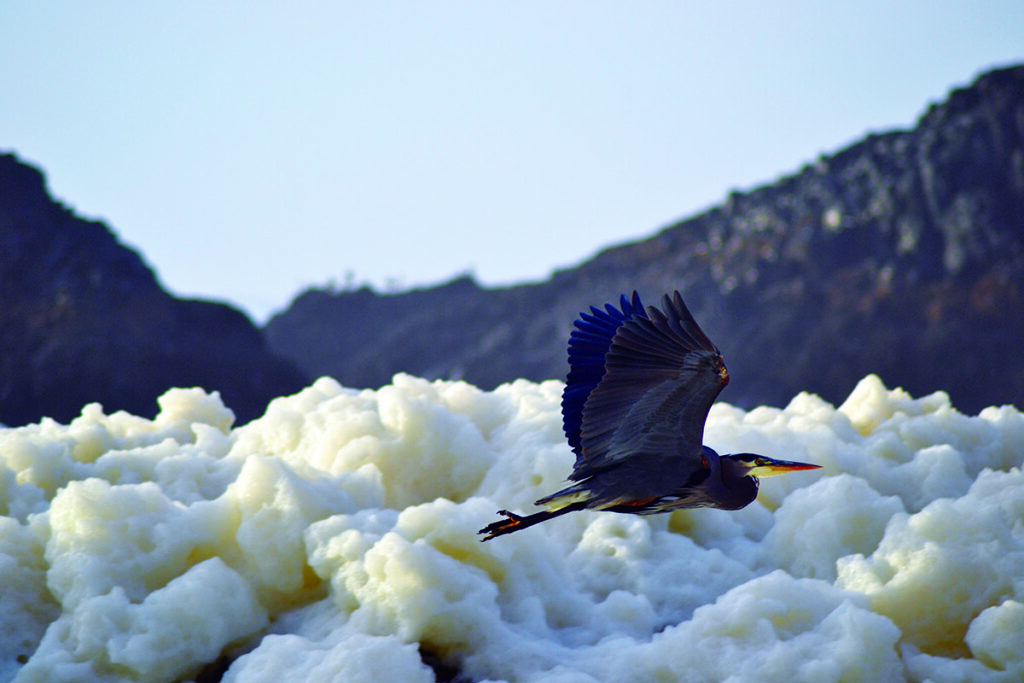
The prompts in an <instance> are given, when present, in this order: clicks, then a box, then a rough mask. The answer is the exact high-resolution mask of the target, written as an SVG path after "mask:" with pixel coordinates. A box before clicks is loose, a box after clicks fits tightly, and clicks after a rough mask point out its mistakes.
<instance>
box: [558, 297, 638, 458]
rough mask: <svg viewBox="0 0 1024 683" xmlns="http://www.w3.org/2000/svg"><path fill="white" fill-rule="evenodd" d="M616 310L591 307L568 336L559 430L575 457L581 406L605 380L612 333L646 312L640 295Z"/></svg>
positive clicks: (578, 453)
mask: <svg viewBox="0 0 1024 683" xmlns="http://www.w3.org/2000/svg"><path fill="white" fill-rule="evenodd" d="M619 307H620V308H621V309H622V310H619V308H615V306H613V305H612V304H605V306H604V308H605V310H603V311H602V310H601V309H600V308H596V307H594V306H591V307H590V313H589V314H588V313H580V317H579V318H577V319H576V320H575V321H574V322H573V326H574V327H575V329H574V330H573V331H572V333H570V335H569V375H568V377H566V380H565V390H564V391H563V392H562V429H563V430H564V431H565V437H566V439H568V440H569V445H570V446H571V447H572V450H573V452H574V453H576V455H577V457H578V456H580V455H582V453H581V452H580V447H581V443H580V427H581V426H582V424H583V406H584V404H586V402H587V398H588V397H589V396H590V394H591V392H593V391H594V389H596V388H597V385H598V384H600V383H601V379H602V378H603V377H604V373H605V367H604V361H605V356H606V355H608V349H609V348H610V347H611V345H612V338H613V337H614V336H615V332H616V331H617V330H618V329H619V327H621V326H622V323H624V322H625V321H627V320H629V319H630V318H632V317H633V316H637V317H640V318H646V317H647V312H646V311H645V310H644V305H643V303H642V302H641V301H640V295H639V294H637V293H636V292H635V291H634V292H633V300H632V301H630V300H629V299H627V298H626V295H625V294H623V295H621V296H620V297H619Z"/></svg>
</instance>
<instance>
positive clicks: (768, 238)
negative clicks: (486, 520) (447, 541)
mask: <svg viewBox="0 0 1024 683" xmlns="http://www.w3.org/2000/svg"><path fill="white" fill-rule="evenodd" d="M1022 235H1024V67H1020V66H1016V67H1008V68H1002V69H996V70H993V71H990V72H987V73H985V74H982V75H981V76H979V77H978V78H977V79H976V80H975V81H974V82H973V83H972V84H971V85H969V86H967V87H963V88H957V89H955V90H953V91H951V92H950V94H949V96H948V97H947V98H946V99H945V100H943V101H942V102H939V103H933V104H931V105H929V106H928V107H927V109H926V110H925V111H924V113H923V114H922V115H921V117H920V118H919V119H918V122H917V125H916V126H915V127H913V128H911V129H908V130H897V131H888V132H883V133H873V134H871V135H868V136H866V137H865V138H864V139H862V140H861V141H859V142H857V143H854V144H853V145H850V146H848V147H846V148H844V149H841V150H839V151H837V152H835V153H833V154H828V155H822V156H821V157H820V158H819V159H818V160H817V161H815V162H813V163H810V164H807V165H805V166H803V167H802V168H801V169H800V170H799V171H796V172H794V173H791V174H788V175H784V176H782V177H780V179H779V180H778V181H776V182H775V183H771V184H766V185H762V186H760V187H757V188H754V189H753V190H750V191H746V192H733V193H731V194H730V195H729V197H728V198H727V199H726V200H725V201H724V202H723V203H721V204H719V205H717V206H713V207H711V208H709V209H707V210H706V211H703V212H701V213H698V214H697V215H696V216H693V217H690V218H687V219H684V220H682V221H679V222H677V223H674V224H672V225H669V226H667V227H665V228H663V229H662V230H660V231H658V232H657V233H655V234H654V235H652V236H651V237H650V238H647V239H643V240H635V241H632V242H628V243H625V244H620V245H617V246H614V247H610V248H607V249H604V250H602V251H600V252H598V253H597V254H596V255H595V256H594V257H593V258H591V259H588V260H586V261H584V262H583V263H581V264H579V265H578V266H576V267H574V268H566V269H562V270H559V271H556V272H555V273H554V274H553V275H552V276H551V277H550V278H549V279H547V280H544V281H542V282H538V283H530V284H524V285H517V286H513V287H510V288H505V289H484V288H482V287H480V286H479V285H477V284H476V283H475V282H474V281H473V280H472V279H471V278H466V277H461V278H457V279H455V280H453V281H450V282H448V283H445V284H444V285H441V286H438V287H434V288H423V289H418V290H413V291H411V292H407V293H402V294H383V295H382V294H377V293H375V292H372V291H371V290H368V289H362V290H357V291H352V292H324V291H318V290H313V289H311V290H307V291H306V292H304V293H303V294H301V295H299V296H298V297H297V298H296V299H295V300H294V301H293V302H292V304H291V306H290V307H289V308H288V309H286V310H285V311H284V312H282V313H280V314H278V315H276V316H274V317H272V318H271V319H270V320H269V321H268V323H267V324H266V326H265V327H264V330H265V332H266V334H267V338H268V340H269V342H270V345H271V347H272V348H274V349H275V350H277V351H278V352H279V353H281V354H282V355H284V356H286V357H289V358H291V359H292V360H294V361H295V362H296V363H297V364H298V365H299V366H300V367H301V368H303V369H304V370H305V371H306V372H307V373H308V374H311V375H314V374H329V375H332V376H334V377H336V378H337V379H339V380H340V381H342V382H343V383H345V384H348V385H351V386H377V385H380V384H383V383H386V382H387V381H389V379H390V376H391V374H392V373H393V372H397V371H406V372H411V373H413V374H420V375H424V376H428V377H449V378H464V379H467V380H468V381H471V382H473V383H476V384H479V385H481V386H483V387H485V388H489V387H492V386H494V385H496V384H498V383H501V382H504V381H509V380H511V379H515V378H516V377H520V376H522V377H526V378H528V379H533V380H541V379H547V378H552V377H556V378H557V377H564V376H565V371H566V364H565V340H566V338H567V335H568V331H569V329H570V324H571V321H572V319H573V318H574V317H575V316H576V314H577V312H578V311H580V310H581V309H584V308H585V307H586V306H587V305H590V304H596V305H600V304H602V303H604V302H606V301H614V300H616V299H617V297H618V295H619V294H620V293H628V292H631V291H632V290H633V289H638V290H639V291H640V293H641V295H642V296H643V297H644V300H645V302H646V303H647V304H652V303H657V298H658V297H659V296H660V294H661V293H663V292H667V291H671V290H673V289H679V290H680V291H681V292H682V293H683V295H684V298H685V299H686V301H687V303H688V305H689V306H690V307H691V309H692V310H693V312H694V314H695V315H696V317H697V319H698V321H700V322H701V324H702V325H703V326H704V327H705V329H706V330H707V331H708V333H709V335H710V336H711V337H712V339H713V340H715V341H716V343H717V344H718V345H719V346H720V347H721V348H722V350H723V352H724V353H725V356H726V362H727V363H728V364H729V367H730V371H731V372H732V374H733V376H734V377H735V378H736V379H737V381H736V382H735V383H734V384H735V386H734V387H730V388H729V390H728V392H727V394H723V399H724V400H728V401H731V402H735V403H739V404H741V405H746V406H753V405H757V404H760V403H771V404H780V403H783V402H785V401H788V400H789V398H790V397H792V396H793V395H794V394H795V393H796V392H798V391H800V390H804V389H806V390H810V391H812V392H815V393H818V394H820V395H822V396H823V397H824V398H826V399H827V400H830V401H841V400H842V399H843V398H845V396H846V394H847V393H848V392H849V390H850V389H852V387H853V385H854V383H855V382H856V380H858V379H859V378H860V377H862V376H864V375H865V374H868V373H871V372H874V373H877V374H880V375H881V376H882V377H883V379H884V380H885V381H886V382H887V383H889V384H893V385H901V386H905V387H906V388H907V389H908V390H909V391H911V393H915V394H920V393H928V392H931V391H935V390H939V389H945V390H948V391H949V393H950V394H951V395H952V396H953V398H954V401H955V402H956V403H957V405H958V406H960V407H961V408H962V409H965V410H971V411H973V410H978V409H980V408H981V407H984V405H988V404H990V403H1013V402H1018V405H1019V401H1020V398H1019V397H1020V396H1022V395H1024V364H1022V362H1021V361H1018V360H1017V359H1016V357H1015V356H1019V355H1020V354H1019V353H1016V351H1015V349H1016V346H1017V345H1019V339H1017V336H1016V335H1015V330H1014V329H1013V325H1012V324H1011V323H1007V321H1006V319H1005V317H1003V318H1001V317H1000V312H1002V311H1007V310H1009V311H1020V312H1021V313H1024V303H1022V302H1024V297H1022V292H1024V281H1022V276H1021V273H1022V272H1024V244H1022ZM979 348H987V349H990V350H991V353H990V354H989V355H988V360H982V358H983V357H984V355H985V354H980V353H979V352H978V349H979ZM993 355H994V356H995V357H997V358H998V359H999V361H1000V362H999V364H998V365H993V364H992V363H991V357H993ZM766 358H767V359H773V360H772V362H769V363H766V362H764V360H763V359H766ZM986 363H987V365H986Z"/></svg>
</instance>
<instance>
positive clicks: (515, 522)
mask: <svg viewBox="0 0 1024 683" xmlns="http://www.w3.org/2000/svg"><path fill="white" fill-rule="evenodd" d="M586 507H587V505H586V503H585V502H583V501H580V502H577V503H571V504H569V505H566V506H565V507H564V508H558V509H557V510H541V511H540V512H535V513H534V514H532V515H526V516H525V517H521V516H519V515H517V514H516V513H514V512H509V511H508V510H498V514H499V515H502V516H503V517H505V519H499V520H498V521H497V522H491V523H490V524H488V525H487V526H485V527H484V528H483V529H481V530H480V531H478V532H477V533H478V534H487V535H486V536H484V537H483V538H481V539H480V540H481V541H487V540H490V539H492V538H494V537H495V536H504V535H505V534H510V533H512V532H513V531H519V530H520V529H525V528H526V527H528V526H533V525H534V524H539V523H541V522H544V521H547V520H549V519H551V518H553V517H559V516H561V515H564V514H566V513H567V512H574V511H576V510H583V509H584V508H586Z"/></svg>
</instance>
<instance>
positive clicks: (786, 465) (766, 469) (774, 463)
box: [750, 457, 821, 478]
mask: <svg viewBox="0 0 1024 683" xmlns="http://www.w3.org/2000/svg"><path fill="white" fill-rule="evenodd" d="M820 468H821V465H811V464H808V463H806V462H793V461H791V460H775V459H773V458H765V457H760V458H757V459H756V460H755V461H754V463H753V464H752V465H751V467H750V474H752V475H754V476H755V477H758V478H761V477H774V476H775V475H776V474H785V473H786V472H796V471H798V470H817V469H820Z"/></svg>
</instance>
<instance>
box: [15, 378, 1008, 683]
mask: <svg viewBox="0 0 1024 683" xmlns="http://www.w3.org/2000/svg"><path fill="white" fill-rule="evenodd" d="M561 389H562V385H561V384H560V383H558V382H546V383H543V384H534V383H530V382H526V381H519V382H516V383H513V384H509V385H503V386H500V387H498V388H497V389H496V390H494V391H490V392H486V391H481V390H480V389H478V388H476V387H474V386H472V385H469V384H465V383H460V382H428V381H426V380H422V379H418V378H414V377H410V376H404V375H399V376H396V377H395V379H394V381H393V383H392V384H390V385H388V386H385V387H382V388H381V389H379V390H376V391H369V390H368V391H356V390H351V389H346V388H343V387H342V386H340V385H339V384H338V383H336V382H335V381H333V380H329V379H321V380H319V381H318V382H316V383H315V384H314V385H313V386H311V387H309V388H308V389H305V390H304V391H302V392H300V393H298V394H296V395H294V396H290V397H286V398H281V399H277V400H276V401H274V402H273V403H272V404H271V406H270V408H269V410H268V411H267V413H266V415H265V416H263V417H262V418H260V419H257V420H255V421H253V422H251V423H249V424H247V425H245V426H243V427H239V428H232V425H233V414H232V412H231V411H230V410H229V409H228V408H227V407H225V406H224V405H223V403H222V402H221V400H220V398H219V396H218V395H216V394H206V393H204V392H202V391H200V390H198V389H189V390H182V389H176V390H172V391H170V392H168V393H167V394H165V395H164V396H163V398H162V399H161V401H160V412H159V414H158V415H157V417H156V418H155V419H153V420H149V419H143V418H140V417H136V416H133V415H129V414H126V413H114V414H112V415H107V414H105V413H104V412H103V410H102V409H101V408H100V407H99V406H98V405H92V406H89V407H88V408H86V409H85V410H84V411H83V413H82V415H81V416H80V417H78V418H76V419H74V420H72V421H71V423H70V424H68V425H61V424H58V423H56V422H54V421H51V420H43V421H42V422H41V423H39V424H35V425H30V426H26V427H21V428H17V429H3V430H0V515H2V517H0V574H2V576H3V577H4V579H3V590H2V592H0V680H12V679H14V678H17V680H18V681H61V680H63V681H73V680H74V681H82V680H90V681H92V680H95V681H125V680H135V681H176V680H188V679H189V678H190V677H193V676H196V675H198V674H199V672H200V671H202V669H203V668H204V667H205V666H207V665H209V664H210V663H212V662H214V661H216V660H218V659H220V660H221V662H230V666H229V668H227V671H226V673H225V674H224V677H225V679H226V680H229V681H273V682H274V683H279V682H280V681H283V680H287V681H303V680H310V681H312V680H344V681H384V680H394V681H399V680H400V681H432V680H434V678H435V670H434V669H432V668H431V666H433V667H435V668H438V670H441V669H443V670H444V671H445V672H447V673H448V674H450V675H451V674H452V673H453V672H454V674H456V675H459V676H462V677H463V680H481V681H482V680H507V681H588V680H593V681H598V680H600V681H624V682H625V681H668V680H726V679H731V680H737V681H743V680H751V681H753V680H758V681H762V680H787V681H790V680H791V681H815V682H818V681H838V680H868V681H891V680H902V679H912V680H925V679H931V680H1007V681H1011V680H1021V679H1022V677H1024V649H1022V648H1021V647H1020V644H1021V643H1024V473H1022V471H1021V463H1022V460H1024V416H1022V415H1021V413H1020V412H1018V411H1017V410H1015V409H1013V408H1010V407H1003V408H995V407H993V408H986V409H985V410H983V411H982V412H981V413H980V414H979V415H977V416H968V415H964V414H961V413H959V412H957V411H956V410H955V409H954V408H953V407H952V406H951V405H950V403H949V400H948V399H947V397H946V396H945V395H944V394H941V393H940V394H933V395H930V396H925V397H923V398H917V399H915V398H911V397H910V396H908V395H907V394H906V393H904V392H902V391H901V390H893V391H890V390H887V389H886V388H885V387H884V386H882V384H881V382H880V381H879V380H878V379H877V378H875V377H873V376H869V377H867V378H865V379H863V380H862V381H861V382H860V383H859V384H858V385H857V387H856V389H855V390H854V391H853V393H852V394H851V395H850V396H849V398H848V399H847V400H846V401H845V402H844V403H843V404H842V405H841V406H839V407H838V408H837V407H835V406H833V405H830V404H829V403H826V402H824V401H822V400H821V399H819V398H817V397H816V396H814V395H811V394H800V395H798V396H796V398H794V399H793V400H792V401H791V402H790V403H789V405H787V406H786V407H785V408H782V409H779V408H769V407H761V408H756V409H754V410H751V411H743V410H740V409H738V408H735V407H733V406H730V405H728V404H718V405H716V406H715V407H714V408H713V409H712V411H711V415H710V417H709V420H708V426H707V430H706V433H705V441H706V442H707V443H708V444H709V445H710V446H712V447H714V448H716V449H717V450H719V451H720V452H736V451H757V452H761V453H764V454H766V455H769V456H773V457H781V458H786V459H795V460H801V461H806V462H813V463H818V464H821V465H822V466H823V468H822V469H821V470H816V471H813V472H802V473H795V474H790V475H787V476H784V477H775V478H771V479H767V480H764V481H763V482H762V486H761V494H760V496H759V498H758V500H757V501H756V502H755V503H753V504H751V505H750V506H749V507H747V508H745V509H743V510H740V511H738V512H722V511H717V510H687V511H679V512H675V513H672V514H671V515H660V516H653V517H636V516H631V515H620V514H615V513H608V512H580V513H573V514H571V515H567V516H565V517H561V518H558V519H556V520H553V521H550V522H546V523H544V524H541V525H538V526H536V527H532V528H530V529H526V530H523V531H521V532H518V533H515V534H512V535H509V536H504V537H501V538H498V539H494V540H492V541H490V542H488V543H480V542H479V540H478V536H477V534H476V530H477V529H479V528H480V527H482V526H483V525H485V524H487V523H488V522H490V521H492V520H493V519H494V515H495V511H496V510H497V509H498V508H510V509H514V510H519V511H529V510H531V508H532V501H533V500H535V499H536V498H538V497H540V496H541V495H544V494H546V493H550V492H551V491H553V490H555V489H557V488H558V487H559V486H560V485H561V484H562V482H563V480H564V478H565V477H566V475H568V474H569V472H570V471H571V467H572V462H573V456H572V453H571V452H570V450H569V447H568V445H567V444H566V443H565V440H564V437H563V435H562V433H561V417H560V413H559V400H560V394H561ZM428 664H429V665H428Z"/></svg>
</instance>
